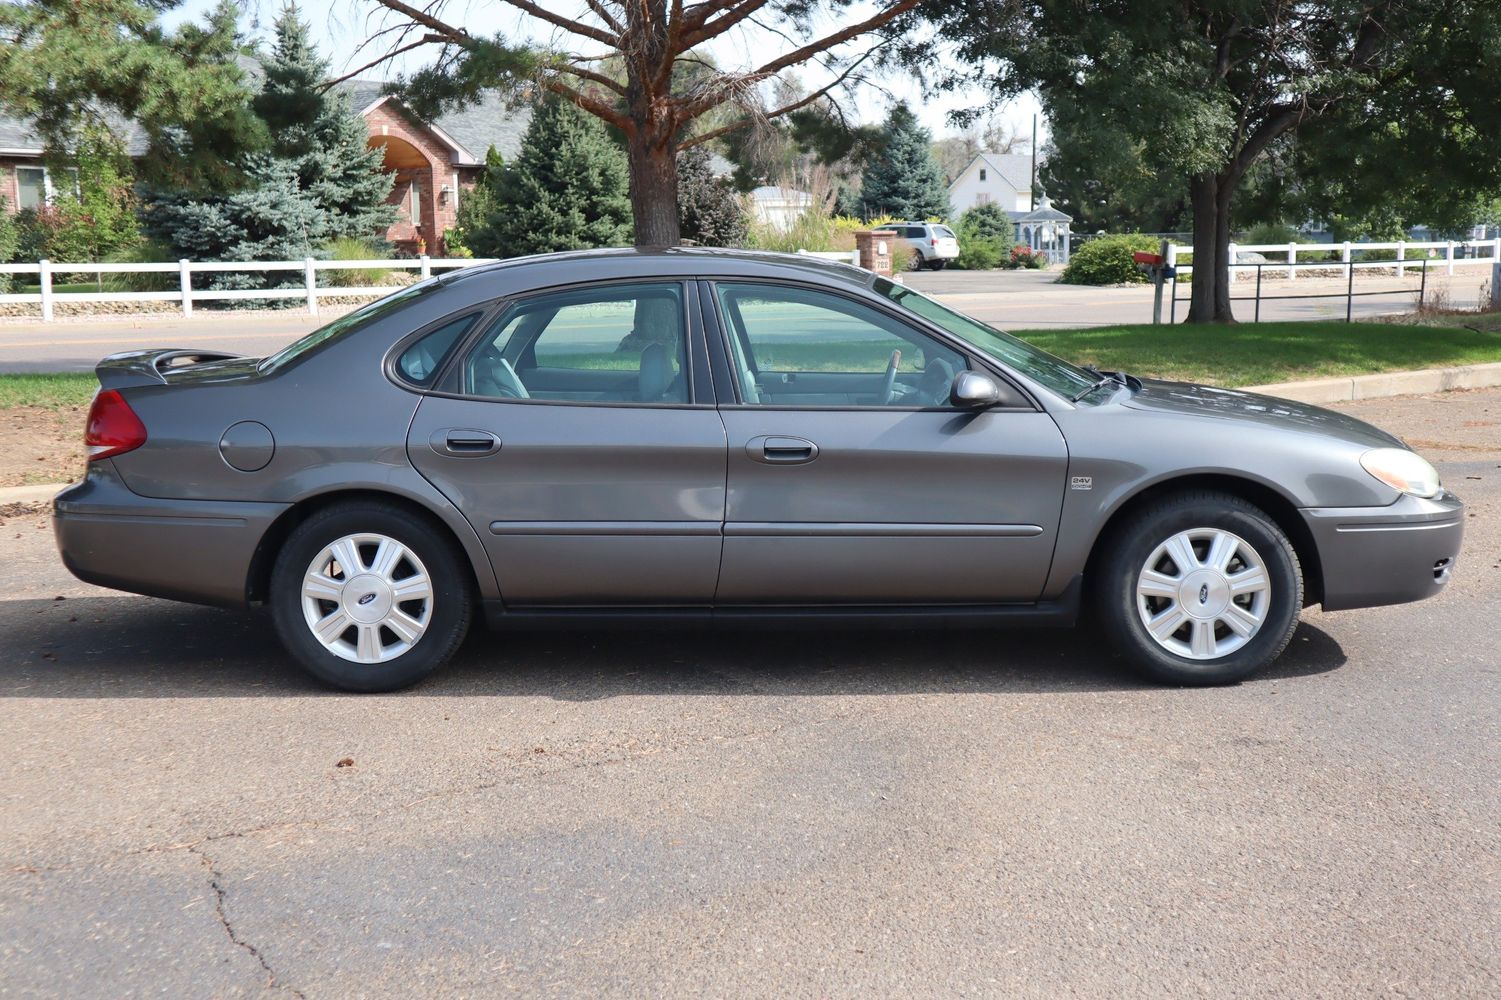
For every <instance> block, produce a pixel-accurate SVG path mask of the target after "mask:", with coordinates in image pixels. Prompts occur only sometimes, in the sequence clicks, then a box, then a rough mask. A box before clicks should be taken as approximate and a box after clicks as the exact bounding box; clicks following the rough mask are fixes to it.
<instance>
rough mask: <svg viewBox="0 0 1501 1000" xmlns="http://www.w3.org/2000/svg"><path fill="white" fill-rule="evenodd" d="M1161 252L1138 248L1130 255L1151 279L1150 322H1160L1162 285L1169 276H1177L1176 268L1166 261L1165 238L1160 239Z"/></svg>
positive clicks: (1154, 323)
mask: <svg viewBox="0 0 1501 1000" xmlns="http://www.w3.org/2000/svg"><path fill="white" fill-rule="evenodd" d="M1161 250H1162V252H1161V253H1147V252H1146V251H1144V250H1138V251H1136V252H1135V253H1133V254H1132V255H1131V259H1132V260H1134V261H1136V266H1137V267H1138V268H1140V269H1141V270H1143V271H1145V272H1146V273H1147V276H1148V277H1149V278H1151V280H1152V286H1153V290H1152V323H1153V325H1156V324H1159V323H1161V322H1162V285H1163V283H1164V282H1166V281H1167V279H1169V278H1173V277H1176V276H1177V271H1178V269H1177V268H1176V267H1173V266H1172V265H1171V264H1169V263H1167V240H1163V241H1162V248H1161Z"/></svg>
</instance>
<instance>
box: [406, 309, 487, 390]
mask: <svg viewBox="0 0 1501 1000" xmlns="http://www.w3.org/2000/svg"><path fill="white" fill-rule="evenodd" d="M478 318H479V313H477V312H474V313H470V314H469V315H467V316H460V317H459V318H458V319H456V320H451V321H450V322H447V323H444V324H443V325H442V326H440V327H438V328H437V329H436V330H433V331H431V332H430V333H427V334H425V335H423V336H422V337H420V338H418V340H417V341H416V342H415V343H414V344H412V345H411V346H410V347H408V348H407V349H406V350H404V351H402V352H401V357H399V358H397V359H396V370H397V371H398V372H400V373H401V377H402V378H403V379H405V380H406V381H408V382H410V383H412V384H413V385H415V386H420V387H421V388H423V389H426V388H428V387H430V386H431V385H432V384H433V380H434V379H436V378H437V377H438V369H440V368H442V367H443V362H444V361H445V360H447V358H448V355H449V354H451V353H453V349H454V346H455V345H456V344H458V342H459V341H460V340H462V339H463V338H464V334H466V333H468V332H469V328H470V327H471V326H473V325H474V321H475V320H477V319H478Z"/></svg>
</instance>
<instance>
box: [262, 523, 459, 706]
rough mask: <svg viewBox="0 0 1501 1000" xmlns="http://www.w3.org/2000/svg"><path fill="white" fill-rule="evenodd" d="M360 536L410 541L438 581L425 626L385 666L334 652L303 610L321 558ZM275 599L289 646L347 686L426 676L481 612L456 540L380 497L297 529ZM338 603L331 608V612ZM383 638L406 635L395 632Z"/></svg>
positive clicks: (317, 671)
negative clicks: (306, 587) (307, 582)
mask: <svg viewBox="0 0 1501 1000" xmlns="http://www.w3.org/2000/svg"><path fill="white" fill-rule="evenodd" d="M358 534H378V535H383V536H386V537H388V538H390V539H393V540H394V541H396V542H399V543H400V544H401V545H403V546H405V547H406V549H407V550H409V552H410V553H411V554H412V555H414V556H415V557H416V559H417V560H419V561H420V562H421V564H422V566H423V567H424V568H425V569H426V574H427V577H428V579H429V581H430V583H431V596H430V601H431V604H430V607H429V608H428V610H427V614H428V617H427V620H426V629H425V631H423V632H422V634H421V635H420V636H419V637H418V638H417V639H416V641H415V642H412V644H411V646H410V648H408V649H406V650H405V651H404V652H400V653H398V654H396V655H394V656H393V657H392V658H391V659H389V660H384V661H382V662H378V663H360V662H354V661H351V660H348V659H345V658H344V657H341V656H339V655H338V654H336V653H334V652H332V651H331V650H330V649H329V648H328V647H326V646H325V645H324V644H323V643H322V642H320V641H319V640H318V639H317V638H316V637H315V636H314V635H313V633H312V630H311V628H310V626H309V624H308V619H307V617H306V616H305V614H304V610H303V596H302V589H303V580H304V576H305V575H306V574H307V572H308V570H309V568H310V567H311V565H312V563H313V560H314V559H315V558H317V557H318V556H319V554H320V553H321V552H322V551H323V549H324V548H326V547H327V546H329V545H332V544H333V543H334V542H336V541H337V540H339V539H342V538H345V537H346V536H350V535H358ZM408 565H410V564H408ZM399 582H400V581H399ZM270 598H271V599H270V605H271V616H272V620H273V622H274V623H275V625H276V633H277V635H278V636H279V637H280V639H281V641H282V644H283V645H284V646H285V647H286V649H287V651H288V652H289V653H291V654H292V656H293V658H294V659H296V660H297V662H298V663H300V664H301V665H302V666H303V667H304V668H306V669H307V670H308V672H309V673H311V674H312V675H313V676H315V677H317V678H318V679H319V680H321V681H323V682H324V683H325V684H329V685H332V686H334V687H337V688H342V689H343V690H345V691H395V690H397V689H399V688H404V687H407V686H409V685H412V684H415V683H417V682H418V681H420V680H422V679H423V678H424V677H426V676H427V675H428V674H430V673H432V672H433V671H434V670H436V669H438V668H439V667H440V666H442V665H443V664H444V663H446V662H447V661H448V660H449V659H450V658H451V657H452V656H453V654H454V652H455V651H456V650H457V649H458V648H459V644H460V643H462V642H463V641H464V636H465V634H466V633H467V632H468V631H469V622H470V619H471V618H472V617H473V612H474V594H473V585H472V578H471V576H470V571H469V567H468V565H467V564H466V563H465V561H464V555H463V553H462V552H461V551H460V550H459V547H458V545H457V544H456V543H455V542H454V541H453V539H452V538H451V537H449V536H448V535H447V534H446V533H444V532H442V531H441V530H440V529H438V528H436V527H433V526H432V525H431V524H429V523H428V522H427V521H426V520H424V519H422V518H421V517H418V516H414V515H413V514H412V513H411V512H410V511H408V510H406V509H405V508H402V507H399V506H397V505H394V504H385V503H380V502H378V501H359V502H351V503H344V504H338V505H336V506H332V507H328V508H326V509H324V510H321V511H319V512H318V513H316V514H314V515H313V516H312V517H310V518H308V519H307V520H306V521H304V522H303V523H302V524H299V525H298V526H297V527H296V528H295V529H293V531H292V534H291V535H290V536H289V537H288V538H287V540H286V542H285V544H283V546H282V548H281V552H280V553H279V554H278V555H277V559H276V565H275V567H274V568H273V570H272V573H271V594H270ZM359 603H363V602H359ZM335 606H336V602H328V603H327V604H325V605H324V607H325V608H329V609H330V610H331V609H332V608H333V607H335ZM399 606H400V607H402V608H407V607H411V605H409V604H400V605H399ZM418 607H419V608H420V607H421V605H420V604H419V605H418ZM351 609H352V606H351ZM351 627H353V626H351ZM351 634H357V632H356V633H351ZM383 635H385V636H386V637H389V638H390V639H392V640H397V639H398V637H397V636H396V635H395V633H392V632H385V633H383ZM393 645H394V643H393Z"/></svg>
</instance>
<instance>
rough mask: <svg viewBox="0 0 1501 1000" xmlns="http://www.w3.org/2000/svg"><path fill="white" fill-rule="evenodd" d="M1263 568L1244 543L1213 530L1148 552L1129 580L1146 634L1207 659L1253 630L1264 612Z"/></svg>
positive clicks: (1267, 586)
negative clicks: (1134, 583)
mask: <svg viewBox="0 0 1501 1000" xmlns="http://www.w3.org/2000/svg"><path fill="white" fill-rule="evenodd" d="M1271 597H1272V589H1271V577H1270V574H1268V572H1267V568H1266V564H1265V562H1263V561H1262V558H1261V556H1260V555H1259V554H1257V552H1256V550H1255V549H1253V548H1252V547H1251V546H1250V545H1249V544H1248V543H1247V542H1246V540H1245V539H1243V538H1241V537H1240V536H1239V535H1236V534H1233V533H1231V532H1229V531H1225V530H1223V529H1221V528H1190V529H1189V530H1187V531H1180V532H1178V533H1177V534H1175V535H1173V536H1172V537H1170V538H1168V539H1167V540H1166V541H1164V542H1163V543H1162V544H1160V545H1158V546H1157V547H1156V548H1155V549H1153V550H1152V554H1151V555H1149V556H1148V557H1147V560H1146V562H1145V563H1144V564H1143V565H1142V568H1141V572H1140V574H1139V575H1138V576H1137V580H1136V608H1137V612H1138V613H1139V614H1140V615H1141V621H1142V624H1143V625H1145V626H1146V630H1147V634H1148V635H1150V636H1151V637H1152V640H1153V641H1154V642H1156V643H1157V645H1159V646H1161V647H1162V648H1163V649H1165V650H1167V651H1168V652H1170V653H1173V654H1175V655H1178V656H1182V657H1186V658H1188V659H1191V660H1214V659H1218V658H1220V657H1222V656H1228V655H1229V654H1231V653H1233V652H1235V651H1236V650H1237V649H1240V648H1241V647H1242V646H1244V645H1245V644H1246V643H1247V642H1250V641H1251V639H1252V638H1254V637H1255V635H1256V634H1257V633H1258V632H1259V631H1261V627H1262V625H1263V624H1265V622H1266V619H1267V613H1268V611H1269V609H1270V606H1271Z"/></svg>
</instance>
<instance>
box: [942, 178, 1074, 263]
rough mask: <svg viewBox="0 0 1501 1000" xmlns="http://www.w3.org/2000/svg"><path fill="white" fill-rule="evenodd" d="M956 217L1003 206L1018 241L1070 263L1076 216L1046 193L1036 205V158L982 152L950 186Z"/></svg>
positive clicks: (1057, 260) (1049, 257)
mask: <svg viewBox="0 0 1501 1000" xmlns="http://www.w3.org/2000/svg"><path fill="white" fill-rule="evenodd" d="M949 204H951V205H952V206H953V208H954V214H955V215H962V214H963V213H965V212H967V211H969V210H970V209H972V208H977V207H979V206H980V205H999V206H1000V207H1001V209H1002V210H1003V211H1004V212H1005V213H1006V214H1007V215H1009V216H1010V217H1011V223H1012V225H1014V226H1015V227H1016V230H1015V237H1016V242H1017V243H1020V244H1023V245H1025V246H1029V247H1031V248H1032V249H1033V250H1039V251H1041V252H1043V253H1046V254H1047V255H1048V259H1049V260H1050V261H1052V262H1053V263H1055V264H1066V263H1068V249H1069V248H1068V237H1069V225H1070V224H1071V223H1072V222H1073V221H1074V220H1073V217H1072V216H1070V215H1068V214H1066V213H1064V212H1060V211H1059V210H1058V209H1056V208H1054V207H1053V203H1052V202H1050V201H1049V200H1048V196H1047V195H1046V194H1043V195H1042V196H1041V197H1040V198H1038V199H1037V204H1036V207H1034V206H1033V204H1032V157H1031V156H1029V155H1023V154H1020V153H980V154H978V155H977V156H976V157H975V158H974V159H973V160H971V161H970V162H969V166H967V167H965V168H964V169H963V170H961V171H959V176H958V177H955V178H954V182H953V183H952V184H950V185H949Z"/></svg>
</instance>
